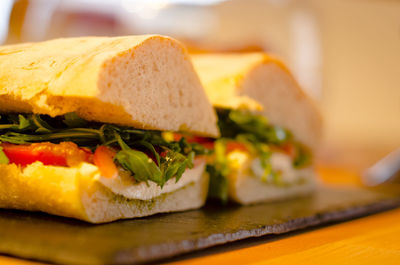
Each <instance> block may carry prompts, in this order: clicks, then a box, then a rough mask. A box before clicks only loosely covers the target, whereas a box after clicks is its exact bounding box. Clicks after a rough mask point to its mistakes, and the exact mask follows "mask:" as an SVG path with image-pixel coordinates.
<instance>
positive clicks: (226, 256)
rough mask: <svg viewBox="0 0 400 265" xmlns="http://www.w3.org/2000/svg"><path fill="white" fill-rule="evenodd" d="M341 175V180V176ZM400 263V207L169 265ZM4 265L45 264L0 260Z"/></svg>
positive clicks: (348, 177) (347, 176)
mask: <svg viewBox="0 0 400 265" xmlns="http://www.w3.org/2000/svg"><path fill="white" fill-rule="evenodd" d="M319 171H320V173H321V175H322V176H323V179H324V181H327V182H335V183H347V184H348V185H359V177H358V174H357V173H355V172H351V171H348V170H346V171H343V170H339V169H334V168H326V167H324V168H320V169H319ZM338 176H340V178H338ZM265 263H266V264H279V265H284V264H297V265H299V264H335V265H339V264H379V263H381V264H385V265H389V264H400V209H396V210H392V211H388V212H384V213H380V214H376V215H372V216H368V217H364V218H359V219H356V220H353V221H348V222H344V223H339V224H334V225H329V226H323V227H319V228H314V229H308V230H304V231H300V232H296V233H291V234H288V235H283V236H278V237H268V236H266V237H262V238H259V239H253V240H252V239H250V240H244V241H243V242H238V243H234V244H231V245H226V246H224V247H222V248H221V247H220V248H214V249H213V248H212V249H210V250H208V251H207V250H206V251H205V252H199V253H198V254H195V255H194V257H193V256H192V257H190V258H184V259H181V260H178V261H173V262H171V263H170V264H175V265H178V264H190V265H195V264H265ZM0 264H13V265H33V264H42V263H37V262H32V261H26V260H21V259H17V258H13V257H6V256H0Z"/></svg>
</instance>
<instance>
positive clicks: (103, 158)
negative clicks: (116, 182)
mask: <svg viewBox="0 0 400 265" xmlns="http://www.w3.org/2000/svg"><path fill="white" fill-rule="evenodd" d="M115 154H116V152H115V151H114V150H111V149H110V148H108V147H106V146H103V145H101V146H99V147H97V149H96V151H95V152H94V156H93V162H94V164H95V165H96V166H97V167H98V168H99V170H100V173H101V175H102V176H104V177H106V178H114V177H116V176H117V174H118V170H117V166H116V165H115V163H114V156H115Z"/></svg>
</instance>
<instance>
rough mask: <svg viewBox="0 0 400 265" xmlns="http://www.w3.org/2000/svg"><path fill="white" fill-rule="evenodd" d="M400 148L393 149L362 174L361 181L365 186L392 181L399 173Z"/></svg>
mask: <svg viewBox="0 0 400 265" xmlns="http://www.w3.org/2000/svg"><path fill="white" fill-rule="evenodd" d="M399 173H400V148H398V149H396V150H394V151H393V152H391V153H390V154H388V155H387V156H385V157H384V158H382V159H381V160H379V161H378V162H376V163H375V164H374V165H373V166H371V167H370V168H368V169H367V170H365V171H364V173H363V174H362V181H363V183H364V184H365V185H367V186H376V185H379V184H383V183H385V182H389V181H394V180H395V179H396V178H397V177H398V176H399V175H400V174H399Z"/></svg>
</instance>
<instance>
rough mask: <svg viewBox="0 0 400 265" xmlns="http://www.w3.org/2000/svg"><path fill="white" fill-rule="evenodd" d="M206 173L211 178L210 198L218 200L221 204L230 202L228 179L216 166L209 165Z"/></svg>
mask: <svg viewBox="0 0 400 265" xmlns="http://www.w3.org/2000/svg"><path fill="white" fill-rule="evenodd" d="M206 171H207V173H208V174H209V176H210V182H209V186H208V187H209V189H208V197H209V198H213V199H217V200H219V201H220V202H221V203H223V204H226V203H227V202H228V179H227V177H226V176H224V175H223V174H222V173H221V171H220V170H219V169H218V168H216V166H215V165H210V164H209V165H207V167H206Z"/></svg>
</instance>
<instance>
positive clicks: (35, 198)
mask: <svg viewBox="0 0 400 265" xmlns="http://www.w3.org/2000/svg"><path fill="white" fill-rule="evenodd" d="M200 170H201V172H203V170H204V164H203V168H201V169H200ZM0 172H1V178H0V208H10V209H21V210H28V211H42V212H46V213H50V214H54V215H60V216H65V217H72V218H77V219H81V220H84V221H88V222H91V223H104V222H110V221H114V220H117V219H123V218H133V217H141V216H148V215H152V214H155V213H162V212H173V211H182V210H188V209H195V208H199V207H201V206H202V205H203V204H204V202H205V198H206V195H207V190H208V176H207V175H206V174H203V175H202V177H200V178H198V179H196V180H195V181H193V182H190V183H189V184H187V185H185V186H184V187H182V188H180V189H178V190H176V191H174V192H170V193H164V194H162V195H160V196H158V197H155V198H153V199H150V200H139V199H127V198H126V197H124V196H121V195H117V194H115V193H113V192H112V191H111V190H110V189H109V188H108V187H106V186H104V185H103V184H102V183H101V182H100V181H99V178H100V177H101V176H100V173H99V171H98V168H97V167H95V166H94V165H90V164H86V163H83V164H81V165H80V166H79V167H76V168H67V167H56V166H44V165H43V164H42V163H40V162H35V163H33V164H31V165H28V166H27V167H25V168H23V169H22V168H20V167H18V166H16V165H15V164H12V165H0ZM185 174H186V172H185Z"/></svg>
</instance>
